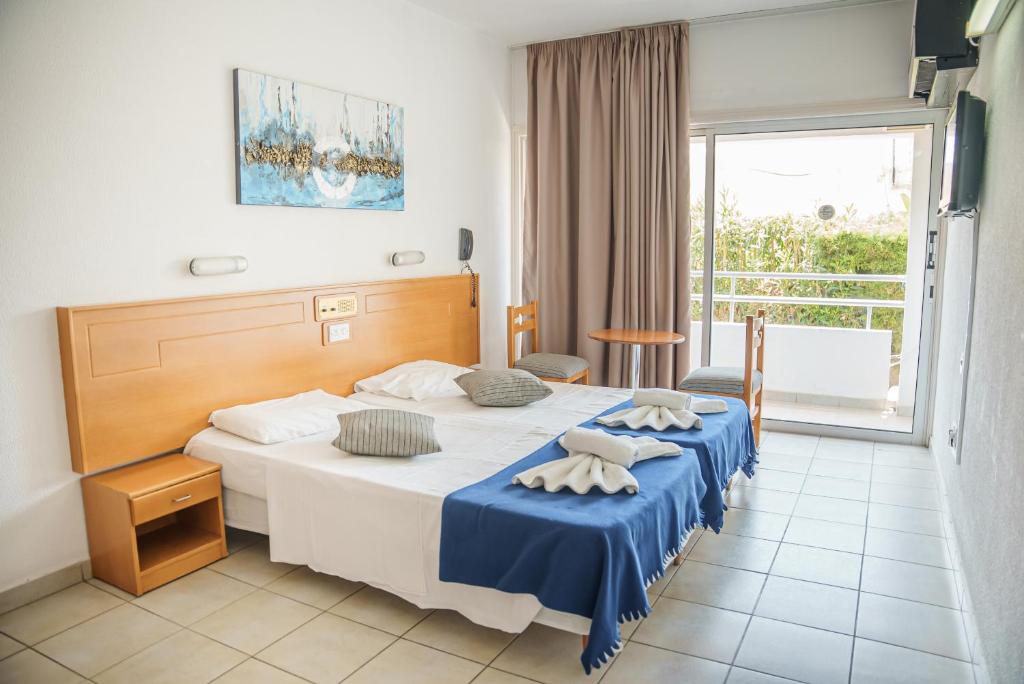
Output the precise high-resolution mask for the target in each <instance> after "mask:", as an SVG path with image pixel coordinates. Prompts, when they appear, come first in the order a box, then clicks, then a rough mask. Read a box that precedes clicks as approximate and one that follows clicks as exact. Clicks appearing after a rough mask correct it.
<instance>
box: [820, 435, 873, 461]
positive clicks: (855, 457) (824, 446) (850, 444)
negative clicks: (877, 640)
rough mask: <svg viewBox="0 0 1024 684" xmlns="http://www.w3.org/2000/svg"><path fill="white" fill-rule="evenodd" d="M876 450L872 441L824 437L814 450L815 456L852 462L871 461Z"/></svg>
mask: <svg viewBox="0 0 1024 684" xmlns="http://www.w3.org/2000/svg"><path fill="white" fill-rule="evenodd" d="M874 451H875V447H874V444H872V443H871V442H864V441H861V440H855V439H838V438H830V437H822V438H821V440H819V442H818V448H817V449H815V451H814V457H815V458H823V459H827V460H834V461H849V462H852V463H871V460H872V456H873V454H874Z"/></svg>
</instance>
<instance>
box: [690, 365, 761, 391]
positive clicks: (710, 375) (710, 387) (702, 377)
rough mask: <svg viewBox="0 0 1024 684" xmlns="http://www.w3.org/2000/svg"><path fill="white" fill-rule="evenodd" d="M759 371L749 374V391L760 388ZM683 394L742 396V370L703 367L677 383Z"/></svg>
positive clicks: (726, 367) (730, 367) (731, 367)
mask: <svg viewBox="0 0 1024 684" xmlns="http://www.w3.org/2000/svg"><path fill="white" fill-rule="evenodd" d="M761 382H762V377H761V371H759V370H757V369H754V370H753V371H751V374H750V389H751V391H757V388H758V387H760V386H761ZM679 389H681V390H683V391H685V392H718V393H721V394H743V368H740V367H737V366H703V367H701V368H697V369H695V370H693V371H691V372H690V374H689V375H687V376H686V378H685V379H684V380H683V381H682V382H681V383H679Z"/></svg>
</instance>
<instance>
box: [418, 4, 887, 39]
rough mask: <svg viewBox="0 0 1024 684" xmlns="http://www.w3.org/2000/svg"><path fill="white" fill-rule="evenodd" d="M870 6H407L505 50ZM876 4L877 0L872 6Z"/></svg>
mask: <svg viewBox="0 0 1024 684" xmlns="http://www.w3.org/2000/svg"><path fill="white" fill-rule="evenodd" d="M866 1H871V0H834V1H832V2H823V1H822V0H410V2H412V3H414V4H416V5H419V6H421V7H424V8H426V9H428V10H431V11H433V12H435V13H437V14H440V15H441V16H444V17H448V18H449V19H451V20H453V21H455V22H457V23H459V24H463V25H465V26H469V27H472V28H475V29H477V30H479V31H483V32H484V33H488V34H491V35H493V36H496V37H498V38H499V39H501V40H503V41H505V42H506V44H508V45H522V44H525V43H535V42H538V41H543V40H552V39H555V38H566V37H570V36H578V35H582V34H587V33H598V32H601V31H611V30H614V29H617V28H621V27H623V26H638V25H642V24H653V23H657V22H663V21H674V20H679V19H690V20H693V19H706V18H708V17H723V16H728V15H736V14H744V13H748V12H766V11H773V10H787V9H800V8H803V9H813V8H815V7H820V6H837V5H856V4H863V3H864V2H866ZM874 1H878V0H874Z"/></svg>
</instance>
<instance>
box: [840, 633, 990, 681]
mask: <svg viewBox="0 0 1024 684" xmlns="http://www.w3.org/2000/svg"><path fill="white" fill-rule="evenodd" d="M851 682H852V684H974V675H973V674H972V673H971V666H970V665H969V664H968V663H964V662H960V661H959V660H952V659H950V658H943V657H941V656H937V655H932V654H930V653H922V652H921V651H911V650H909V649H906V648H900V647H899V646H890V645H889V644H881V643H878V642H877V641H868V640H867V639H857V640H856V642H855V643H854V646H853V677H852V679H851Z"/></svg>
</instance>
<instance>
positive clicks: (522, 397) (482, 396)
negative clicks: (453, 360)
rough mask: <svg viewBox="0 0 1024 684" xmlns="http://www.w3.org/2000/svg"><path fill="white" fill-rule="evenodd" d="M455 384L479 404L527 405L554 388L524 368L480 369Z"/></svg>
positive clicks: (458, 379)
mask: <svg viewBox="0 0 1024 684" xmlns="http://www.w3.org/2000/svg"><path fill="white" fill-rule="evenodd" d="M455 383H456V384H457V385H458V386H459V387H461V388H462V390H463V391H464V392H465V393H466V394H468V395H469V398H470V399H472V400H473V403H475V404H479V405H480V406H525V405H527V404H530V403H533V402H535V401H538V400H540V399H543V398H544V397H546V396H548V395H550V394H551V388H550V387H548V386H547V385H545V384H544V383H543V382H541V381H540V380H538V379H537V378H536V377H534V376H533V375H532V374H530V373H528V372H527V371H524V370H519V369H517V368H512V369H509V370H478V371H473V372H472V373H466V374H465V375H460V376H459V377H457V378H455Z"/></svg>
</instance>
